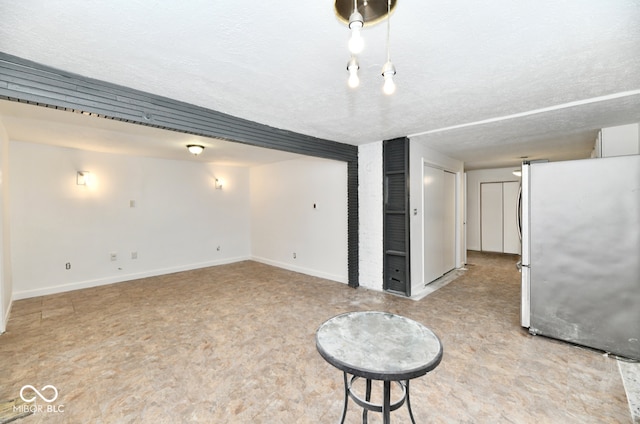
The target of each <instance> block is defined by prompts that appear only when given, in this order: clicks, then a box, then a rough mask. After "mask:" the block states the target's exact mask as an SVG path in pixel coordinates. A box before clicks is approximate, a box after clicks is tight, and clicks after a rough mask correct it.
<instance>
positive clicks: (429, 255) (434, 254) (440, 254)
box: [423, 165, 445, 283]
mask: <svg viewBox="0 0 640 424" xmlns="http://www.w3.org/2000/svg"><path fill="white" fill-rule="evenodd" d="M423 172H424V174H423V176H424V177H423V184H424V186H423V199H424V206H423V207H424V224H423V225H424V282H425V283H430V282H431V281H433V280H435V279H437V278H440V277H441V276H442V274H444V271H443V269H444V230H443V213H444V202H443V199H444V174H445V172H444V171H443V170H442V169H437V168H433V167H431V166H428V165H425V166H424V171H423Z"/></svg>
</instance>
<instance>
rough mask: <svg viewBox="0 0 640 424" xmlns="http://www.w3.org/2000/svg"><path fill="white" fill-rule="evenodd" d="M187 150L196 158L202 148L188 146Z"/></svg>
mask: <svg viewBox="0 0 640 424" xmlns="http://www.w3.org/2000/svg"><path fill="white" fill-rule="evenodd" d="M187 149H189V153H191V154H192V155H194V156H198V155H199V154H200V153H202V151H203V150H204V146H201V145H199V144H188V145H187Z"/></svg>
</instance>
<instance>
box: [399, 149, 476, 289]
mask: <svg viewBox="0 0 640 424" xmlns="http://www.w3.org/2000/svg"><path fill="white" fill-rule="evenodd" d="M409 155H410V158H409V162H410V163H409V178H410V182H409V184H410V194H409V196H410V215H411V223H410V225H411V295H412V296H419V295H420V292H421V291H423V289H424V284H425V281H424V239H423V235H424V211H423V202H424V201H423V196H424V191H423V173H424V165H425V164H427V165H430V166H433V167H436V168H440V169H443V170H445V171H449V172H453V173H455V174H456V190H457V205H458V207H457V210H456V223H457V225H456V228H458V231H456V238H457V245H458V248H457V252H456V268H459V267H462V266H463V265H464V258H465V249H466V248H465V238H464V230H463V229H464V205H465V199H464V178H463V169H464V163H463V162H461V161H459V160H456V159H452V158H450V157H448V156H445V155H443V154H441V153H439V152H436V151H435V150H432V149H430V148H428V147H426V146H424V144H423V143H422V142H421V141H420V138H419V137H416V138H415V139H411V140H410V144H409ZM414 210H416V211H417V214H414Z"/></svg>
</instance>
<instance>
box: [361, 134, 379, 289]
mask: <svg viewBox="0 0 640 424" xmlns="http://www.w3.org/2000/svg"><path fill="white" fill-rule="evenodd" d="M382 174H383V166H382V141H378V142H375V143H369V144H362V145H360V146H358V221H359V222H358V224H359V231H358V239H359V242H358V243H359V246H358V251H359V264H360V266H359V274H360V275H359V280H360V286H362V287H366V288H369V289H373V290H379V291H382V286H383V283H384V276H383V264H384V244H383V233H382V232H383V222H384V211H383V201H384V199H383V190H382V187H383V185H382V181H383V175H382Z"/></svg>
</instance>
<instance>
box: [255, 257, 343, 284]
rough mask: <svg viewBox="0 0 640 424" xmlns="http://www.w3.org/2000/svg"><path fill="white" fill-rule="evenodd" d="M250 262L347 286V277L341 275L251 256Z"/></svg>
mask: <svg viewBox="0 0 640 424" xmlns="http://www.w3.org/2000/svg"><path fill="white" fill-rule="evenodd" d="M251 260H252V261H256V262H260V263H263V264H266V265H271V266H275V267H278V268H282V269H286V270H289V271H294V272H299V273H301V274H306V275H311V276H313V277H318V278H324V279H326V280H331V281H336V282H338V283H343V284H347V283H348V277H346V276H341V275H334V274H329V273H326V272H322V271H318V270H315V269H310V268H304V267H300V266H294V265H291V264H288V263H286V262H279V261H274V260H271V259H266V258H263V257H260V256H252V257H251Z"/></svg>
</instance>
